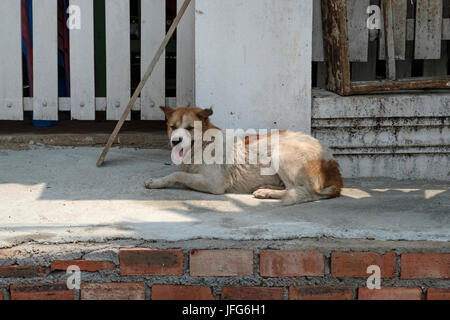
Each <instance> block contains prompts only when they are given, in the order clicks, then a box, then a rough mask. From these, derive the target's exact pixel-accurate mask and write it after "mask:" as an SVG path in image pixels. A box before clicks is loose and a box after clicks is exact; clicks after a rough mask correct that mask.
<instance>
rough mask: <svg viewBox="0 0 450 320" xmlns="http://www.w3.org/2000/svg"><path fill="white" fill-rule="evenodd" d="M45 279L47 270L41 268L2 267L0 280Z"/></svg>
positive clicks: (0, 268)
mask: <svg viewBox="0 0 450 320" xmlns="http://www.w3.org/2000/svg"><path fill="white" fill-rule="evenodd" d="M37 277H45V269H44V268H43V267H40V266H8V267H0V278H37Z"/></svg>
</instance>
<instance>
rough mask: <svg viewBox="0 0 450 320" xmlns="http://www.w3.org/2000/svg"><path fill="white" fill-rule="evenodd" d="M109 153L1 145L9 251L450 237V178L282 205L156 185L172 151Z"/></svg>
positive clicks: (2, 217) (385, 182) (357, 184)
mask: <svg viewBox="0 0 450 320" xmlns="http://www.w3.org/2000/svg"><path fill="white" fill-rule="evenodd" d="M100 152H101V149H100V148H51V149H49V148H39V147H37V148H34V149H31V150H25V151H13V150H0V248H5V247H11V246H14V245H17V244H20V243H26V242H30V241H35V242H40V243H67V242H72V241H77V242H91V241H92V242H102V241H106V240H121V239H134V240H155V241H177V240H190V239H223V240H269V239H270V240H275V239H280V240H283V239H299V238H312V237H330V238H344V239H361V238H363V239H376V240H431V241H450V192H449V190H450V182H449V181H446V182H431V181H397V180H392V179H370V180H367V179H357V180H354V179H352V180H346V181H345V185H346V188H345V190H344V192H343V196H342V197H341V198H338V199H333V200H327V201H320V202H314V203H307V204H302V205H297V206H292V207H282V206H281V205H280V204H279V203H278V201H276V200H265V201H261V200H257V199H254V198H252V196H251V195H234V194H229V195H225V196H214V195H208V194H202V193H198V192H194V191H190V190H182V189H175V190H147V189H145V188H144V186H143V182H144V180H146V179H148V178H150V177H159V176H163V175H165V174H168V173H170V172H171V171H173V170H176V167H174V166H171V165H168V163H169V162H170V154H169V151H166V150H135V149H117V148H115V149H112V150H111V152H110V153H109V155H108V157H107V162H105V164H104V167H102V168H97V167H96V166H95V163H96V160H97V158H98V156H99V154H100ZM443 170H444V168H443ZM446 170H448V169H446ZM444 171H445V170H444Z"/></svg>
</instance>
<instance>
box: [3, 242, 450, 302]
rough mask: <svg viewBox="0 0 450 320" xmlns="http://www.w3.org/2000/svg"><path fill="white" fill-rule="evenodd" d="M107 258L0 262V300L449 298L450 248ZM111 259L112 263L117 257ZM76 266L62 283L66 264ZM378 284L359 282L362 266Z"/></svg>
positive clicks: (178, 252) (135, 253)
mask: <svg viewBox="0 0 450 320" xmlns="http://www.w3.org/2000/svg"><path fill="white" fill-rule="evenodd" d="M117 255H118V256H117V257H113V259H111V260H113V261H116V263H115V262H113V261H109V260H108V261H90V260H63V261H61V260H58V261H52V262H51V263H50V265H26V266H14V265H13V266H0V299H12V300H20V299H83V300H92V299H135V300H144V299H154V300H158V299H169V300H183V299H201V300H215V299H226V300H236V299H249V300H257V299H262V300H271V299H275V300H282V299H293V300H294V299H309V300H311V299H313V300H320V299H334V300H341V299H342V300H350V299H361V300H367V299H412V300H421V299H443V300H449V299H450V253H400V254H397V253H396V252H395V251H386V252H382V253H379V252H362V251H346V252H343V251H328V252H327V253H322V252H321V251H319V250H259V249H255V250H248V249H221V250H185V249H170V250H167V249H161V250H160V249H148V248H142V249H139V248H123V249H120V250H119V251H118V253H117ZM117 262H118V264H117ZM70 265H77V266H78V267H79V268H80V270H81V271H82V273H81V275H82V285H81V289H80V290H69V289H68V288H67V286H66V283H65V279H67V277H68V275H67V274H66V272H65V270H66V269H67V267H68V266H70ZM370 265H378V266H380V268H381V277H382V283H381V286H382V288H381V289H380V290H370V289H368V288H367V287H366V280H367V278H368V277H369V274H367V273H366V270H367V267H368V266H370Z"/></svg>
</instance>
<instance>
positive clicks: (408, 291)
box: [358, 287, 422, 300]
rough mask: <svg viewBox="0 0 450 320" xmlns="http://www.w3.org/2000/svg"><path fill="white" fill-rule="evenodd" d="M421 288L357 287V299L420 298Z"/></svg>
mask: <svg viewBox="0 0 450 320" xmlns="http://www.w3.org/2000/svg"><path fill="white" fill-rule="evenodd" d="M421 299H422V289H421V288H400V287H399V288H381V289H379V290H378V289H373V290H371V289H369V288H366V287H361V288H359V289H358V300H421Z"/></svg>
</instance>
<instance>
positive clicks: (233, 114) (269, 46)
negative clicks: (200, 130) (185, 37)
mask: <svg viewBox="0 0 450 320" xmlns="http://www.w3.org/2000/svg"><path fill="white" fill-rule="evenodd" d="M195 5H196V12H195V16H196V21H195V29H196V30H195V34H196V39H195V41H196V44H195V57H196V62H195V64H196V65H195V79H196V80H195V96H196V105H197V106H198V107H203V108H204V107H212V108H213V109H214V116H213V122H214V123H215V124H216V125H218V126H219V127H221V128H222V129H226V128H243V129H248V128H254V129H260V128H261V129H262V128H264V129H265V128H278V129H290V130H302V131H303V132H306V133H310V132H311V72H312V70H311V60H312V57H311V56H312V15H313V1H312V0H301V1H299V0H282V1H280V0H227V1H223V0H196V1H195Z"/></svg>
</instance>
